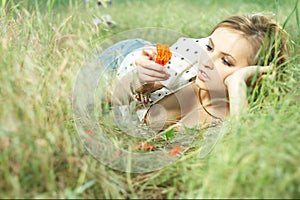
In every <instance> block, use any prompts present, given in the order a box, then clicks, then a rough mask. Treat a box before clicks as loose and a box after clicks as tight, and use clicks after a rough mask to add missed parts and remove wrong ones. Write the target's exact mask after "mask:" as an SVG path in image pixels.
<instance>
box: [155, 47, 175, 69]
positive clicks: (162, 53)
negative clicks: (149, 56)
mask: <svg viewBox="0 0 300 200" xmlns="http://www.w3.org/2000/svg"><path fill="white" fill-rule="evenodd" d="M156 51H157V55H156V59H155V62H156V63H158V64H161V65H165V64H166V63H167V62H168V61H169V60H170V59H171V57H172V53H171V51H170V48H169V46H168V45H166V44H159V43H158V44H156Z"/></svg>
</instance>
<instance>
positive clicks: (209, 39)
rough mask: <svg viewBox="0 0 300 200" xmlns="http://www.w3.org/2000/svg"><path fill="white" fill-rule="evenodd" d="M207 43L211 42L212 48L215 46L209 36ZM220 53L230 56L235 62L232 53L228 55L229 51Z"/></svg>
mask: <svg viewBox="0 0 300 200" xmlns="http://www.w3.org/2000/svg"><path fill="white" fill-rule="evenodd" d="M209 43H210V44H211V46H212V48H214V47H215V44H214V42H213V40H212V39H211V38H209ZM221 54H224V55H226V56H230V57H231V58H232V59H233V60H234V62H236V59H235V58H234V57H233V56H232V55H230V54H229V53H226V52H222V51H221Z"/></svg>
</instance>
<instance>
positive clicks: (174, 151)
mask: <svg viewBox="0 0 300 200" xmlns="http://www.w3.org/2000/svg"><path fill="white" fill-rule="evenodd" d="M181 151H182V149H181V147H180V146H179V145H175V147H173V148H172V149H171V150H170V151H169V155H170V156H176V155H177V154H179V153H180V152H181Z"/></svg>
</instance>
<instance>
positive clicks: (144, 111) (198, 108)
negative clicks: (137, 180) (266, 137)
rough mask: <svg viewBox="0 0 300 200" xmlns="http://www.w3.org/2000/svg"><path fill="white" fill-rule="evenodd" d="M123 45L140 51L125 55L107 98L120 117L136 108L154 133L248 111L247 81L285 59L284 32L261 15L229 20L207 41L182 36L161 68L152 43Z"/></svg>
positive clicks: (135, 41) (217, 28)
mask: <svg viewBox="0 0 300 200" xmlns="http://www.w3.org/2000/svg"><path fill="white" fill-rule="evenodd" d="M126 43H127V44H131V45H132V44H133V43H139V44H140V45H139V46H140V47H141V46H142V48H140V49H137V50H135V51H132V52H130V53H127V55H126V57H125V59H124V60H123V61H122V63H121V65H120V66H118V72H117V73H118V74H117V76H118V78H117V81H116V83H115V84H114V86H113V87H112V88H113V89H112V90H110V93H109V95H108V97H109V98H108V99H109V101H110V102H111V103H112V105H113V107H114V108H115V109H116V108H117V109H116V110H117V111H116V113H118V114H119V115H120V116H122V117H123V119H126V118H127V119H128V115H129V114H130V113H132V110H131V111H126V106H127V108H130V109H132V108H134V109H135V110H136V113H137V116H138V118H139V119H140V121H141V122H143V123H146V124H147V125H148V126H149V127H151V128H153V129H155V130H158V131H159V130H163V129H165V128H166V127H168V126H170V125H172V124H175V123H176V124H178V127H179V128H182V127H184V126H186V127H194V126H197V125H199V124H202V125H203V124H211V123H213V124H215V123H218V122H222V120H224V119H226V118H227V117H228V116H238V115H239V114H240V113H241V112H243V111H245V110H246V109H247V107H248V102H247V101H248V100H247V86H249V81H250V80H252V79H253V77H255V78H256V79H255V81H256V82H257V81H258V80H259V78H260V77H261V76H262V75H263V74H264V73H268V72H272V70H274V69H275V67H276V66H278V65H282V64H284V62H285V60H286V55H287V42H286V36H285V32H284V31H283V30H282V28H281V27H280V26H279V25H278V24H276V23H274V22H272V21H271V19H269V18H267V17H265V16H263V15H237V16H231V17H229V18H227V19H225V20H223V21H221V22H220V23H218V24H217V25H216V26H215V27H214V28H213V29H212V31H211V35H210V36H208V37H207V38H202V39H191V38H180V39H179V40H178V41H177V42H176V43H175V44H173V45H172V46H171V52H172V58H171V60H170V61H169V62H168V63H166V64H165V65H164V66H163V65H161V64H157V63H156V62H155V58H156V56H157V51H156V49H155V48H153V47H151V44H149V43H147V42H145V41H142V40H129V41H126ZM118 45H119V44H117V45H115V47H114V48H118ZM123 45H124V44H123ZM125 45H126V44H125ZM198 47H200V49H198ZM185 55H187V56H185ZM187 57H189V58H188V59H187ZM194 61H195V62H194ZM176 76H177V77H176ZM229 113H230V115H229Z"/></svg>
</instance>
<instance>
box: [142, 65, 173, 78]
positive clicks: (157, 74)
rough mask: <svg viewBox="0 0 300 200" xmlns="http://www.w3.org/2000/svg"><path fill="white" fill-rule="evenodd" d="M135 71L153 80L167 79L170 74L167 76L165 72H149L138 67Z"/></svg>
mask: <svg viewBox="0 0 300 200" xmlns="http://www.w3.org/2000/svg"><path fill="white" fill-rule="evenodd" d="M137 70H138V73H139V74H144V75H146V76H149V77H153V78H161V79H168V78H169V77H170V74H167V73H165V72H164V73H162V72H157V71H154V70H149V69H147V68H141V67H138V68H137Z"/></svg>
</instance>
